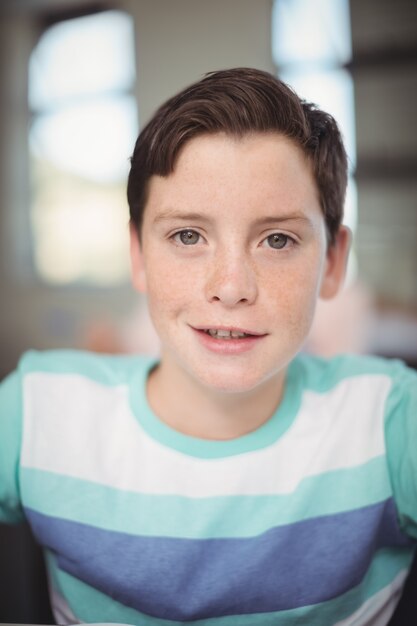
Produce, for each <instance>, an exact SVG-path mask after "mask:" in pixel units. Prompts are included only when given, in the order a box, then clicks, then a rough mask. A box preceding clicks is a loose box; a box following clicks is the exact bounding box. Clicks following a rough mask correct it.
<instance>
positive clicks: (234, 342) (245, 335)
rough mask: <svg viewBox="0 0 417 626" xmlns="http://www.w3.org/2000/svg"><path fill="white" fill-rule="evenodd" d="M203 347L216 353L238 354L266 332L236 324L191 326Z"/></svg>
mask: <svg viewBox="0 0 417 626" xmlns="http://www.w3.org/2000/svg"><path fill="white" fill-rule="evenodd" d="M191 328H192V330H193V331H194V332H195V333H196V335H197V337H198V338H199V340H200V342H201V343H202V345H203V346H204V347H205V348H208V349H209V350H210V351H211V352H216V353H217V354H240V353H242V352H247V351H248V350H251V349H252V348H253V347H254V346H255V345H256V344H258V343H259V342H260V341H261V340H262V339H263V338H264V337H266V336H267V333H259V332H257V331H253V330H248V329H246V328H240V327H236V326H198V327H195V326H191Z"/></svg>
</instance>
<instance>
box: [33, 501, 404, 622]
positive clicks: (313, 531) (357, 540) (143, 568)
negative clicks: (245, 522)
mask: <svg viewBox="0 0 417 626" xmlns="http://www.w3.org/2000/svg"><path fill="white" fill-rule="evenodd" d="M27 515H28V518H29V520H30V523H31V525H32V527H33V530H34V533H35V535H36V536H37V538H38V539H39V541H40V542H41V543H42V544H43V545H45V546H47V547H48V548H49V549H51V550H52V551H54V552H55V553H56V555H57V561H58V565H59V567H60V568H61V569H62V570H64V571H66V572H67V573H69V574H71V575H73V576H75V577H77V578H79V579H80V580H82V581H84V582H86V583H87V584H89V585H91V586H93V587H95V588H96V589H98V590H100V591H102V592H103V593H106V594H107V595H109V596H111V597H112V598H114V599H115V600H117V601H119V602H121V603H122V604H125V605H126V606H129V607H131V608H134V609H136V610H138V611H141V612H143V613H145V614H149V615H153V616H155V617H159V618H164V619H171V620H178V621H187V620H196V619H204V618H208V617H220V616H226V615H233V614H250V613H264V612H274V611H280V610H289V609H295V608H298V607H302V606H305V605H309V604H310V605H311V604H317V603H320V602H324V601H327V600H330V599H332V598H335V597H336V596H338V595H340V594H342V593H345V592H346V591H348V590H349V589H351V588H353V587H355V586H356V585H358V584H359V583H360V582H361V580H362V579H363V577H364V576H365V574H366V572H367V570H368V568H369V566H370V563H371V561H372V558H373V556H374V554H375V552H376V551H377V550H378V549H380V548H383V547H394V546H398V547H406V546H410V545H411V541H410V540H409V539H408V538H407V537H406V536H405V535H404V534H402V533H401V532H400V530H399V527H398V524H397V521H396V513H395V507H394V504H393V501H392V500H391V499H389V500H386V501H385V502H382V503H379V504H376V505H372V506H369V507H365V508H362V509H357V510H355V511H349V512H346V513H338V514H335V515H329V516H323V517H319V518H315V519H310V520H307V521H302V522H297V523H295V524H292V525H286V526H280V527H277V528H273V529H271V530H269V531H267V532H265V533H263V534H262V535H259V536H257V537H253V538H249V539H247V538H243V539H204V540H195V539H177V538H167V537H166V538H161V537H140V536H134V535H128V534H124V533H120V532H114V531H106V530H103V529H98V528H94V527H92V526H88V525H86V524H80V523H78V522H71V521H67V520H62V519H57V518H53V517H47V516H44V515H41V514H39V513H36V512H35V511H33V510H30V509H29V510H27Z"/></svg>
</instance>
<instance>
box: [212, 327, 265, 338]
mask: <svg viewBox="0 0 417 626" xmlns="http://www.w3.org/2000/svg"><path fill="white" fill-rule="evenodd" d="M204 332H205V333H207V334H208V335H210V337H214V338H215V339H243V338H244V337H253V335H250V334H249V333H242V332H240V331H238V330H221V329H218V330H217V329H216V328H209V329H208V330H204Z"/></svg>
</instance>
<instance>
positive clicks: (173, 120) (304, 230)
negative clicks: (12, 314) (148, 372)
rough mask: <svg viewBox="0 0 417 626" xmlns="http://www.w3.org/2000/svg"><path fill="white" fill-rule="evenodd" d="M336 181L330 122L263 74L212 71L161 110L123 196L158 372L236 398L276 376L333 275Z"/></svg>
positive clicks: (336, 143) (344, 242)
mask: <svg viewBox="0 0 417 626" xmlns="http://www.w3.org/2000/svg"><path fill="white" fill-rule="evenodd" d="M345 184H346V156H345V151H344V148H343V144H342V141H341V138H340V135H339V131H338V129H337V126H336V124H335V122H334V120H333V119H332V118H331V117H330V116H328V115H326V114H325V113H322V112H321V111H317V110H316V109H315V108H314V107H313V106H312V105H307V104H303V103H302V102H301V101H300V100H299V98H298V97H297V96H296V95H295V94H294V93H293V92H292V91H291V90H290V89H289V88H288V87H287V86H286V85H284V84H283V83H281V82H280V81H278V80H277V79H275V78H274V77H272V76H270V75H269V74H266V73H264V72H259V71H256V70H250V69H237V70H229V71H223V72H217V73H215V74H210V75H208V76H207V77H206V78H204V79H203V80H202V81H200V82H199V83H197V84H196V85H194V86H191V87H190V88H188V89H186V90H185V91H183V92H182V93H181V94H179V95H178V96H176V97H174V98H173V99H171V100H169V101H168V103H167V104H165V105H164V106H162V107H161V109H159V111H158V112H157V113H156V115H155V117H154V118H153V119H152V120H151V121H150V123H149V124H148V126H147V127H145V129H144V130H143V131H142V133H141V135H140V137H139V139H138V141H137V144H136V147H135V152H134V155H133V159H132V169H131V173H130V177H129V187H128V195H129V203H130V209H131V259H132V270H133V271H132V275H133V283H134V286H135V288H136V289H137V290H138V291H141V292H146V293H147V295H148V303H149V309H150V313H151V317H152V320H153V322H154V324H155V328H156V330H157V333H158V335H159V338H160V340H161V350H162V359H161V369H160V370H159V372H160V374H159V375H160V376H161V375H162V374H163V373H164V375H165V379H166V380H167V381H171V382H170V384H171V386H172V385H174V388H175V386H176V387H177V388H180V387H181V384H182V383H183V382H184V375H186V379H187V380H188V381H189V380H190V377H191V379H192V380H193V381H194V382H195V381H199V383H200V384H201V383H203V385H204V387H205V388H211V389H215V390H222V391H228V392H232V391H233V392H237V391H239V392H243V391H249V390H254V389H258V390H259V389H260V388H261V387H262V388H263V389H266V387H265V385H266V386H268V385H269V382H268V381H271V380H272V379H274V378H276V376H281V375H282V373H283V372H284V370H285V367H286V365H287V364H288V363H289V362H290V361H291V360H292V358H293V357H294V355H295V354H296V353H297V352H298V351H299V349H300V348H301V346H302V345H303V343H304V341H305V338H306V336H307V334H308V331H309V329H310V326H311V322H312V319H313V315H314V310H315V306H316V301H317V298H318V296H321V297H324V298H329V297H332V296H333V295H334V294H335V293H336V292H337V289H338V287H339V285H340V284H341V282H342V279H343V275H344V268H345V261H346V257H347V251H348V247H349V234H348V231H347V229H346V228H345V227H343V226H341V225H340V222H341V219H342V212H343V211H342V207H343V199H344V193H345ZM275 375H276V376H275ZM181 381H182V382H181ZM275 382H276V381H275ZM273 393H275V391H273Z"/></svg>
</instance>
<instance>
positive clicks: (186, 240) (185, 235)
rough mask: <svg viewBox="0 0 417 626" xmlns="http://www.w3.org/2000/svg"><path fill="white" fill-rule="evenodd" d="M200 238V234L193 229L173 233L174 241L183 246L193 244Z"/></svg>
mask: <svg viewBox="0 0 417 626" xmlns="http://www.w3.org/2000/svg"><path fill="white" fill-rule="evenodd" d="M199 240H200V234H199V233H197V232H196V231H195V230H180V231H179V232H178V233H175V235H174V241H176V242H177V243H182V244H184V245H185V246H193V245H195V244H196V243H198V242H199Z"/></svg>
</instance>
